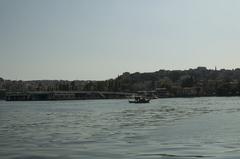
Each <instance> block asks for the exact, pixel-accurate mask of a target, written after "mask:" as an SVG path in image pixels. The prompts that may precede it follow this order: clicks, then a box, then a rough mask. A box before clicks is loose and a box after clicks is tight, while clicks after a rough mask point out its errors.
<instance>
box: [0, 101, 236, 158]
mask: <svg viewBox="0 0 240 159" xmlns="http://www.w3.org/2000/svg"><path fill="white" fill-rule="evenodd" d="M239 106H240V98H238V97H231V98H175V99H174V98H172V99H157V100H153V101H152V102H151V103H150V104H139V105H138V104H129V103H128V102H127V101H125V100H93V101H91V100H89V101H49V102H5V101H0V141H1V142H0V156H1V158H3V159H5V158H6V159H10V158H11V159H26V158H27V159H28V158H29V159H30V158H31V159H32V158H36V159H45V158H64V159H68V158H71V159H72V158H89V159H92V158H136V159H140V158H144V159H145V158H162V159H174V158H177V159H183V158H184V159H185V158H189V159H192V158H193V159H194V158H211V159H212V158H214V159H215V158H221V159H223V158H229V159H230V158H231V159H232V158H239V157H240V148H239V147H240V136H239V133H240V107H239Z"/></svg>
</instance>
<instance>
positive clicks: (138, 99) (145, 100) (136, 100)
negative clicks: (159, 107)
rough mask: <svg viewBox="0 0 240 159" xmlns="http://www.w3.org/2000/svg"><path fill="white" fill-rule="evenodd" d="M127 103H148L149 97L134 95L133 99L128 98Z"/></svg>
mask: <svg viewBox="0 0 240 159" xmlns="http://www.w3.org/2000/svg"><path fill="white" fill-rule="evenodd" d="M128 102H129V103H136V104H137V103H149V102H150V99H148V98H145V97H135V98H134V100H128Z"/></svg>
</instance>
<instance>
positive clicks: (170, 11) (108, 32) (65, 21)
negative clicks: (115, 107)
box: [0, 0, 240, 80]
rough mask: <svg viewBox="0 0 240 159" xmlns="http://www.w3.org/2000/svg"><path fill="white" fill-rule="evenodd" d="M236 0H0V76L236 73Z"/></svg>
mask: <svg viewBox="0 0 240 159" xmlns="http://www.w3.org/2000/svg"><path fill="white" fill-rule="evenodd" d="M239 16H240V1H237V0H210V1H209V0H195V1H192V0H181V1H179V0H151V1H147V0H131V1H127V0H118V1H117V0H101V1H99V0H92V1H89V0H81V1H80V0H70V1H63V0H51V1H48V0H41V1H37V0H36V1H33V0H21V1H18V0H11V1H9V0H0V22H1V25H0V57H1V58H0V77H3V78H5V79H18V80H36V79H65V80H76V79H77V80H105V79H109V78H114V77H116V76H117V75H118V74H122V73H123V72H126V71H128V72H152V71H157V70H159V69H170V70H173V69H188V68H196V67H197V66H206V67H208V68H212V69H214V68H215V66H217V68H219V69H220V68H226V69H232V68H238V67H240V64H239V61H238V60H239V58H240V54H239V52H240V45H239V41H240V22H239V20H238V19H239Z"/></svg>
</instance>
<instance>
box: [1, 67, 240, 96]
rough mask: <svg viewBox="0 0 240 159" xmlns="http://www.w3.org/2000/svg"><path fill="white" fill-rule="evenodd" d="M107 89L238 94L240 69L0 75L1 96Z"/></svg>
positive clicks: (153, 93)
mask: <svg viewBox="0 0 240 159" xmlns="http://www.w3.org/2000/svg"><path fill="white" fill-rule="evenodd" d="M28 91H31V92H53V91H64V92H68V91H104V92H107V91H108V92H129V93H140V94H148V95H151V96H155V97H186V96H237V95H240V69H233V70H226V69H221V70H216V69H207V68H206V67H198V68H196V69H188V70H159V71H156V72H148V73H139V72H135V73H129V72H125V73H123V74H122V75H120V76H118V77H117V78H115V79H108V80H105V81H79V80H75V81H66V80H35V81H21V80H18V81H16V80H6V79H3V78H0V96H1V97H2V98H3V97H4V95H5V94H6V92H28Z"/></svg>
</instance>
